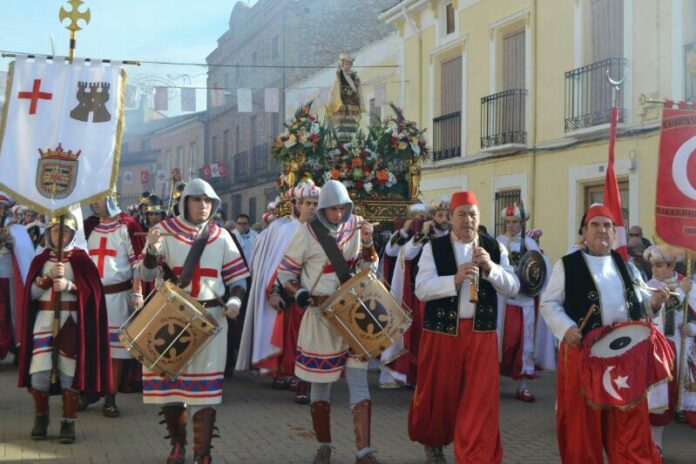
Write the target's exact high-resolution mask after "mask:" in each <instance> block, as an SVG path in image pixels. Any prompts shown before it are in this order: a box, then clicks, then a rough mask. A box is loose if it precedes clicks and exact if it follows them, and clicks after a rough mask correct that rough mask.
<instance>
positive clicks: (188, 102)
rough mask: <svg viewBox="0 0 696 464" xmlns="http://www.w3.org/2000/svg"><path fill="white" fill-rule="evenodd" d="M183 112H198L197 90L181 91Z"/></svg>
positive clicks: (187, 89) (186, 88) (186, 89)
mask: <svg viewBox="0 0 696 464" xmlns="http://www.w3.org/2000/svg"><path fill="white" fill-rule="evenodd" d="M181 111H196V89H193V88H189V87H185V88H183V89H181Z"/></svg>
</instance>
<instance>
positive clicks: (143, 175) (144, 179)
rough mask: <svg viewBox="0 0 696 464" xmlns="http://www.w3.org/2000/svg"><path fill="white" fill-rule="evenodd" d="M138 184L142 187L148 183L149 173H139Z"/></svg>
mask: <svg viewBox="0 0 696 464" xmlns="http://www.w3.org/2000/svg"><path fill="white" fill-rule="evenodd" d="M140 183H141V184H143V185H147V184H149V183H150V171H140Z"/></svg>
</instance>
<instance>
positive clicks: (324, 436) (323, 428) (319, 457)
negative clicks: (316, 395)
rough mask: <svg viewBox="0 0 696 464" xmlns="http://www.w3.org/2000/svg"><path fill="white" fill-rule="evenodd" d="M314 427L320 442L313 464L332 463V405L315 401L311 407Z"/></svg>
mask: <svg viewBox="0 0 696 464" xmlns="http://www.w3.org/2000/svg"><path fill="white" fill-rule="evenodd" d="M310 411H311V413H312V426H313V427H314V434H315V435H316V437H317V441H318V442H319V449H317V454H316V455H315V456H314V461H313V464H330V463H331V403H329V402H328V401H315V402H313V403H312V404H311V405H310Z"/></svg>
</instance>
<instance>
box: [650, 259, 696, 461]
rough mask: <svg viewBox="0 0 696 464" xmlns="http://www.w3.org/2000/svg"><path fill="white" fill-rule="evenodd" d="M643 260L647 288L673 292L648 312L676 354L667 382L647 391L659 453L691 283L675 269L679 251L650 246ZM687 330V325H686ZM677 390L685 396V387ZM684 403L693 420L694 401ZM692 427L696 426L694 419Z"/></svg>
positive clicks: (671, 402) (672, 396)
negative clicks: (648, 277)
mask: <svg viewBox="0 0 696 464" xmlns="http://www.w3.org/2000/svg"><path fill="white" fill-rule="evenodd" d="M643 259H644V260H645V262H646V263H648V264H649V265H650V267H651V270H652V276H653V278H652V279H651V280H650V281H648V286H649V287H651V288H658V287H666V288H668V289H669V290H671V291H673V292H674V293H675V294H676V295H672V296H670V297H669V299H668V300H667V301H666V302H665V303H664V304H663V305H662V306H661V307H660V308H659V309H658V310H657V311H655V312H654V313H653V314H651V316H652V318H653V322H655V323H656V324H657V326H658V329H659V330H660V332H662V333H663V334H664V335H666V336H667V339H668V340H669V343H670V345H671V346H672V349H673V350H674V351H675V353H676V356H675V359H677V362H676V363H675V366H674V369H673V372H672V380H671V381H670V382H669V383H667V382H663V383H660V384H658V385H655V386H653V387H652V388H650V390H649V391H648V410H649V411H650V424H651V426H652V437H653V441H654V442H655V444H656V445H657V448H658V450H659V451H660V454H662V450H663V445H662V434H663V432H664V428H665V426H666V425H667V424H669V423H670V422H672V415H673V414H674V409H675V404H674V403H675V400H676V396H677V391H676V389H677V377H678V372H679V361H680V358H679V351H680V348H681V347H680V343H681V338H682V335H681V332H680V330H679V325H680V323H681V321H682V320H683V314H684V312H683V310H682V307H683V301H684V298H685V296H686V293H688V292H689V291H690V290H691V287H692V282H691V280H690V279H684V276H682V275H680V274H678V273H677V272H676V270H675V265H676V263H677V262H679V261H682V260H683V259H684V256H683V252H681V250H678V249H676V248H673V247H669V246H667V245H660V246H658V245H651V246H649V247H648V248H647V249H646V250H645V252H644V253H643ZM690 319H693V317H690ZM688 329H689V327H687V330H688ZM687 365H688V364H687ZM680 393H683V394H685V395H687V396H688V391H687V390H686V389H684V391H683V392H680ZM686 406H687V408H686V409H687V410H690V411H691V412H690V413H689V414H690V415H691V416H692V417H693V418H694V419H696V403H695V404H687V405H686ZM693 426H694V427H696V420H695V421H694V424H693Z"/></svg>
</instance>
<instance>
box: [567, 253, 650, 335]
mask: <svg viewBox="0 0 696 464" xmlns="http://www.w3.org/2000/svg"><path fill="white" fill-rule="evenodd" d="M611 258H612V259H613V260H614V265H615V266H616V268H617V269H618V270H619V275H620V276H621V281H622V283H623V287H624V299H625V301H626V308H627V309H628V315H629V318H630V319H631V320H632V321H637V320H639V319H640V318H641V316H642V312H643V311H642V308H641V305H640V303H639V302H638V298H637V297H636V292H635V290H634V288H633V280H632V279H631V276H630V274H629V273H628V269H627V268H626V264H625V263H624V262H623V259H622V258H621V256H620V255H619V254H618V253H616V252H615V251H613V250H612V252H611ZM563 269H564V272H565V302H564V303H563V307H564V308H565V312H566V314H567V315H568V317H570V318H571V319H572V320H573V322H575V323H576V324H577V325H578V327H580V326H581V325H582V323H583V321H584V320H585V315H586V314H587V311H588V310H589V309H590V306H592V305H595V306H596V308H595V310H594V311H593V312H592V314H590V316H589V317H590V320H589V321H588V322H587V324H585V327H584V328H583V330H582V334H583V335H586V334H587V333H588V332H590V331H591V330H592V329H596V328H597V327H602V326H603V325H604V323H603V322H602V301H601V298H600V295H599V291H597V286H596V285H595V281H594V278H593V277H592V274H590V268H589V267H588V266H587V262H586V261H585V258H584V256H583V251H582V250H578V251H576V252H574V253H571V254H569V255H565V256H564V257H563Z"/></svg>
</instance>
